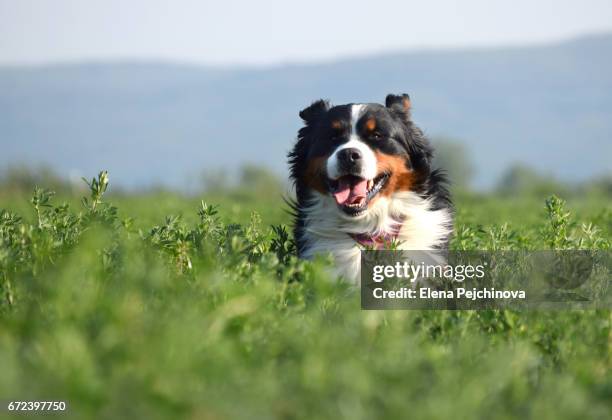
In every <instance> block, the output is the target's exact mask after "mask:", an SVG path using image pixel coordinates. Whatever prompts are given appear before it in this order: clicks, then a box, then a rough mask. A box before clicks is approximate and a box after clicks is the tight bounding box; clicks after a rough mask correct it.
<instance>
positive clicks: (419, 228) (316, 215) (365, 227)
mask: <svg viewBox="0 0 612 420" xmlns="http://www.w3.org/2000/svg"><path fill="white" fill-rule="evenodd" d="M431 207H432V203H431V201H430V200H427V199H424V198H422V197H420V196H419V195H417V194H415V193H413V192H401V193H396V194H394V195H393V196H392V197H390V198H387V197H380V198H379V199H378V200H376V202H374V203H373V204H372V206H371V207H370V209H368V211H367V212H366V213H365V214H363V215H361V216H357V217H351V216H348V215H346V214H344V213H343V212H342V211H340V210H339V209H338V207H337V205H336V203H335V202H334V200H333V199H332V198H331V197H330V196H324V195H320V194H317V195H315V196H314V198H313V199H312V200H311V202H310V203H309V205H308V207H305V208H303V209H302V211H303V212H304V215H305V217H306V223H305V233H304V239H305V242H306V246H305V248H304V252H303V256H304V257H305V258H313V257H314V256H315V255H328V254H331V255H332V257H333V258H334V272H335V273H334V274H336V275H337V276H340V277H343V278H344V279H345V280H347V281H349V282H351V283H354V284H356V285H358V284H359V282H360V275H359V273H360V265H361V249H362V247H361V246H360V245H359V244H358V243H357V242H355V240H354V239H353V238H352V237H351V236H350V234H363V233H369V234H377V233H380V232H389V231H391V230H392V229H393V225H394V224H396V223H397V220H403V223H402V226H401V229H400V230H399V233H398V235H397V243H398V246H397V249H405V250H431V249H433V248H435V247H437V246H440V245H441V244H443V243H444V242H445V241H446V240H447V238H448V236H449V235H450V233H451V230H452V227H451V226H452V225H451V223H452V216H451V213H450V211H449V210H448V209H440V210H432V209H431Z"/></svg>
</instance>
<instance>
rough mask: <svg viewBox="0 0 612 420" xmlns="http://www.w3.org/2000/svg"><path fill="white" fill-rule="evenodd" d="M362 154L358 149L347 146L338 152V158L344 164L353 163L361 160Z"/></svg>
mask: <svg viewBox="0 0 612 420" xmlns="http://www.w3.org/2000/svg"><path fill="white" fill-rule="evenodd" d="M362 158H363V155H362V154H361V151H360V150H359V149H355V148H352V147H350V148H347V149H342V150H340V151H339V152H338V160H339V161H340V162H342V163H345V164H350V165H354V164H357V163H360V162H361V159H362Z"/></svg>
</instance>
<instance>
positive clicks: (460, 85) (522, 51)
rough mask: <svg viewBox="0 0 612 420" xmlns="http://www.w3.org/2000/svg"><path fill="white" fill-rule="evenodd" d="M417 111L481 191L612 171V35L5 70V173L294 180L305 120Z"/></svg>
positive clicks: (168, 180) (175, 180)
mask: <svg viewBox="0 0 612 420" xmlns="http://www.w3.org/2000/svg"><path fill="white" fill-rule="evenodd" d="M389 92H407V93H410V95H411V97H412V98H413V105H414V113H413V115H414V119H415V120H416V121H417V123H419V124H420V125H421V127H422V128H423V129H424V130H425V131H426V132H427V133H428V134H429V135H430V136H438V135H440V136H448V137H452V138H456V139H459V140H462V141H464V142H465V143H466V144H467V146H468V148H469V150H470V152H471V155H472V157H473V160H474V163H475V166H476V184H477V185H478V186H488V185H491V184H492V183H493V182H495V181H496V180H497V178H498V177H499V176H500V174H501V172H502V171H503V170H504V169H505V168H506V167H507V166H508V165H509V164H511V163H514V162H519V161H520V162H524V163H526V164H529V165H532V166H534V167H535V168H537V169H539V170H541V171H542V172H545V173H550V174H554V175H556V176H558V177H561V178H562V179H565V180H582V179H585V178H587V177H590V176H593V175H597V174H601V173H604V172H607V173H609V172H610V171H611V170H612V164H611V163H610V162H611V157H612V95H611V92H612V35H605V36H594V37H586V38H581V39H576V40H573V41H568V42H563V43H559V44H556V45H548V46H539V47H529V48H518V47H517V48H502V49H471V50H460V51H458V50H450V51H449V50H447V51H423V52H409V53H394V54H384V55H378V56H368V57H362V58H353V59H345V60H341V61H336V62H326V63H318V64H311V65H310V64H309V65H305V64H299V65H297V64H296V65H283V66H278V67H271V68H263V69H262V68H209V67H199V66H193V65H180V64H169V63H156V62H120V63H115V62H111V63H91V64H71V65H52V66H45V67H5V68H0V143H1V146H2V147H1V149H0V165H2V166H3V167H5V166H6V165H8V164H11V163H19V162H25V163H29V164H32V163H34V162H46V163H48V164H50V165H52V166H53V167H55V168H56V169H58V170H59V171H60V172H61V173H63V174H66V175H67V174H69V173H79V174H87V175H91V174H93V173H94V172H95V171H97V170H98V169H99V168H105V169H108V170H109V171H110V173H111V177H112V181H113V182H115V183H119V184H122V185H124V186H146V185H150V184H153V183H158V182H162V183H164V184H167V185H169V186H180V185H186V184H185V182H186V180H188V177H191V179H193V178H194V177H196V176H197V175H198V174H199V173H200V172H201V171H202V170H205V169H219V168H221V169H223V168H228V169H235V168H236V167H237V166H238V165H240V164H241V163H244V162H252V163H259V164H265V165H268V166H270V167H271V168H273V169H274V170H275V171H276V172H278V173H280V174H285V173H286V165H285V154H286V152H287V150H288V149H289V148H290V147H291V144H292V142H293V141H294V139H295V134H296V131H297V130H298V128H299V127H300V120H299V118H298V111H299V110H300V109H302V108H303V107H304V106H306V105H308V104H309V103H310V102H311V101H312V100H314V99H317V98H320V97H323V98H328V99H330V100H331V101H332V102H333V103H344V102H381V101H383V100H384V97H385V95H386V94H387V93H389Z"/></svg>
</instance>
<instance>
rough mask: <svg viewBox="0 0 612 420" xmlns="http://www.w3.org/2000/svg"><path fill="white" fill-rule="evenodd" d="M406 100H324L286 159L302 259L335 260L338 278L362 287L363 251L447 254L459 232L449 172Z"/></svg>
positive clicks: (306, 113)
mask: <svg viewBox="0 0 612 420" xmlns="http://www.w3.org/2000/svg"><path fill="white" fill-rule="evenodd" d="M410 108H411V101H410V97H409V96H408V95H407V94H401V95H394V94H389V95H388V96H387V97H386V100H385V105H384V106H383V105H381V104H377V103H351V104H346V105H339V106H333V107H332V106H330V104H329V102H328V101H326V100H322V99H321V100H318V101H316V102H314V103H312V104H311V105H310V106H309V107H307V108H305V109H303V110H302V111H301V112H300V113H299V115H300V117H301V119H302V120H303V122H304V126H303V127H302V128H301V129H300V130H299V132H298V136H297V141H296V143H295V145H294V147H293V149H292V150H291V151H290V152H289V154H288V159H289V166H290V178H291V180H292V181H293V184H294V187H295V193H296V199H295V201H294V202H293V203H292V207H293V216H294V225H293V233H294V238H295V242H296V246H297V250H298V255H299V257H301V258H304V259H312V258H313V257H315V256H316V255H322V254H323V255H325V254H331V255H332V257H333V259H334V267H335V274H336V275H337V276H338V277H340V278H343V279H345V280H346V281H349V282H352V283H354V284H356V285H358V284H359V283H360V256H361V250H363V249H388V248H392V249H398V250H444V249H446V248H447V247H448V242H449V239H450V236H451V234H452V231H453V205H452V202H451V197H450V194H449V192H448V189H447V180H446V176H445V173H444V172H443V171H441V170H440V169H433V168H432V157H433V152H434V150H433V148H432V146H431V144H430V142H429V141H428V139H427V138H426V137H425V136H424V134H423V132H422V131H421V130H420V129H419V128H418V127H417V126H416V125H415V124H414V123H413V122H412V119H411V115H410Z"/></svg>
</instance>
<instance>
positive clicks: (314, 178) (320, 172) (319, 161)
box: [304, 157, 327, 194]
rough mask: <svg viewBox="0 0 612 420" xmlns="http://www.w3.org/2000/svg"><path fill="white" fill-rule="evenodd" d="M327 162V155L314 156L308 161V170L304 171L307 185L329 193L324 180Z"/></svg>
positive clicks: (322, 192)
mask: <svg viewBox="0 0 612 420" xmlns="http://www.w3.org/2000/svg"><path fill="white" fill-rule="evenodd" d="M326 164H327V157H317V158H314V159H312V160H311V161H310V162H309V163H308V166H307V167H306V172H305V173H304V182H305V183H306V185H307V186H308V187H309V188H312V189H313V190H316V191H318V192H320V193H321V194H327V188H326V187H325V183H324V182H323V179H324V176H325V166H326Z"/></svg>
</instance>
